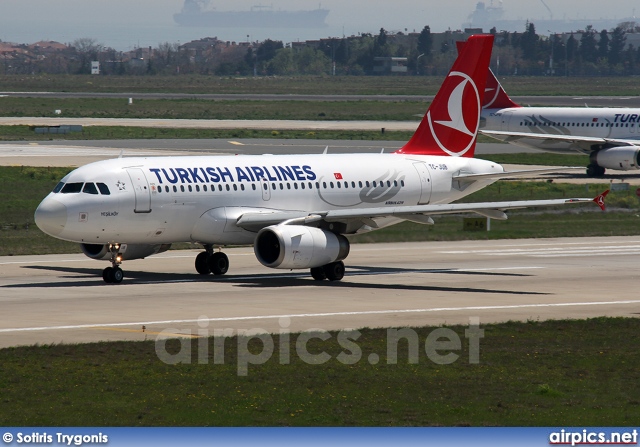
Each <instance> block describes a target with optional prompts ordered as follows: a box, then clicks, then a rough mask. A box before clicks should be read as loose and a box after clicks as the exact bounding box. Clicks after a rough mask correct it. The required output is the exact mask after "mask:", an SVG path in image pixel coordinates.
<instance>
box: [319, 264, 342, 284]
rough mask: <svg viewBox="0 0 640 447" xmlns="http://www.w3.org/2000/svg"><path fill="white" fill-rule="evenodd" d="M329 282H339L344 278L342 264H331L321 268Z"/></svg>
mask: <svg viewBox="0 0 640 447" xmlns="http://www.w3.org/2000/svg"><path fill="white" fill-rule="evenodd" d="M322 269H323V270H324V273H325V275H327V279H328V280H329V281H340V280H341V279H342V278H344V262H342V261H338V262H332V263H331V264H327V265H325V266H323V267H322Z"/></svg>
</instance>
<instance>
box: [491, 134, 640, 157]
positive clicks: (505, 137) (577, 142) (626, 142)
mask: <svg viewBox="0 0 640 447" xmlns="http://www.w3.org/2000/svg"><path fill="white" fill-rule="evenodd" d="M480 132H481V133H482V134H484V135H487V136H489V137H493V138H496V139H498V140H501V141H506V142H507V143H515V144H517V143H518V142H519V141H521V140H525V139H535V140H540V141H543V142H545V141H546V142H548V144H549V145H551V144H553V143H569V144H571V148H572V149H575V150H577V151H586V152H590V151H592V150H593V146H595V145H604V144H606V145H609V146H640V139H620V138H600V137H585V136H578V135H553V134H540V133H532V132H509V131H502V130H480Z"/></svg>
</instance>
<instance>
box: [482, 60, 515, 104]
mask: <svg viewBox="0 0 640 447" xmlns="http://www.w3.org/2000/svg"><path fill="white" fill-rule="evenodd" d="M509 107H520V105H519V104H516V103H515V102H513V101H512V100H511V98H509V95H507V92H505V91H504V88H503V87H502V84H500V81H498V78H496V76H495V75H494V74H493V72H492V71H491V69H489V76H487V87H486V88H485V90H484V100H483V101H482V108H483V109H507V108H509Z"/></svg>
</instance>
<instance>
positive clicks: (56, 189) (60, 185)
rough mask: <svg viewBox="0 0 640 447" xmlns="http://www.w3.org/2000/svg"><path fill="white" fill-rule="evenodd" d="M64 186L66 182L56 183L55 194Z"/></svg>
mask: <svg viewBox="0 0 640 447" xmlns="http://www.w3.org/2000/svg"><path fill="white" fill-rule="evenodd" d="M63 186H64V182H60V183H58V184H57V185H56V187H55V188H53V193H54V194H55V193H59V192H60V190H61V189H62V187H63Z"/></svg>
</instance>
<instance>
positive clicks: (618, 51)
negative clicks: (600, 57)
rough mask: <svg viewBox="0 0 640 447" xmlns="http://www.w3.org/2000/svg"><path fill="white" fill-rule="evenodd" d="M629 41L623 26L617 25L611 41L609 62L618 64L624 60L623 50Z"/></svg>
mask: <svg viewBox="0 0 640 447" xmlns="http://www.w3.org/2000/svg"><path fill="white" fill-rule="evenodd" d="M626 42H627V36H626V35H625V31H624V29H623V28H622V27H620V26H618V27H616V28H615V29H614V30H613V32H612V33H611V40H610V41H609V62H610V63H611V65H618V64H619V63H620V62H622V52H623V51H624V47H625V45H626Z"/></svg>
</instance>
